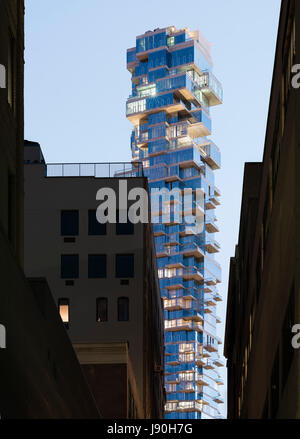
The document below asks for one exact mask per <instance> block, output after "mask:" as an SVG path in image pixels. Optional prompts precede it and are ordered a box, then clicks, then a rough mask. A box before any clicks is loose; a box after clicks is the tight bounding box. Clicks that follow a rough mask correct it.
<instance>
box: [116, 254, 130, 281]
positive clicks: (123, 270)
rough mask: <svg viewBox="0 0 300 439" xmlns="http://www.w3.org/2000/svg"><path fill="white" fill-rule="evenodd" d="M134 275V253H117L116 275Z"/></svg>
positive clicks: (126, 276)
mask: <svg viewBox="0 0 300 439" xmlns="http://www.w3.org/2000/svg"><path fill="white" fill-rule="evenodd" d="M133 276H134V255H125V254H124V255H116V277H125V278H128V277H133Z"/></svg>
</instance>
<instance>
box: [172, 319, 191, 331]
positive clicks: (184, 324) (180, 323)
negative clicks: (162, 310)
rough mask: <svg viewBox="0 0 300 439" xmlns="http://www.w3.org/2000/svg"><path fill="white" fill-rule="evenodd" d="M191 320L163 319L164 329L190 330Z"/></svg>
mask: <svg viewBox="0 0 300 439" xmlns="http://www.w3.org/2000/svg"><path fill="white" fill-rule="evenodd" d="M192 327H193V322H192V321H188V320H183V319H174V320H165V330H166V331H182V330H191V329H192Z"/></svg>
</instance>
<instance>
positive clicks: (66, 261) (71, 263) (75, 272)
mask: <svg viewBox="0 0 300 439" xmlns="http://www.w3.org/2000/svg"><path fill="white" fill-rule="evenodd" d="M78 276H79V257H78V255H61V277H62V279H76V278H78Z"/></svg>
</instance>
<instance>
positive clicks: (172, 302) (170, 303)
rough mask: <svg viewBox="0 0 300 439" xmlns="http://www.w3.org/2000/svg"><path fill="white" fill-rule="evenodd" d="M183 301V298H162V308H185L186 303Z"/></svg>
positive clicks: (171, 309)
mask: <svg viewBox="0 0 300 439" xmlns="http://www.w3.org/2000/svg"><path fill="white" fill-rule="evenodd" d="M184 302H185V300H184V299H181V298H179V299H169V300H164V309H165V310H167V311H176V310H180V309H185V308H186V305H185V303H184Z"/></svg>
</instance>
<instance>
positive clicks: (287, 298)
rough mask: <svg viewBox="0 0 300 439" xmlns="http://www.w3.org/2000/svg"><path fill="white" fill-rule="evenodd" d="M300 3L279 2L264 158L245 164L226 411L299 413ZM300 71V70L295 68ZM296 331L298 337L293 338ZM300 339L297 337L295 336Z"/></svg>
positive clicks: (232, 414)
mask: <svg viewBox="0 0 300 439" xmlns="http://www.w3.org/2000/svg"><path fill="white" fill-rule="evenodd" d="M299 28H300V5H299V2H297V1H294V0H289V1H283V2H282V6H281V12H280V20H279V30H278V38H277V47H276V53H275V63H274V74H273V81H272V87H271V97H270V106H269V115H268V121H267V130H266V138H265V147H264V154H263V161H262V163H247V164H246V166H245V174H244V189H243V200H242V208H241V219H240V231H239V240H238V245H237V247H236V254H235V257H234V258H232V259H231V264H230V279H229V289H228V306H227V321H226V338H225V353H224V354H225V357H227V368H228V417H229V418H246V419H247V418H248V419H249V418H290V419H296V418H299V417H300V398H299V395H300V393H299V388H300V378H299V377H300V373H299V370H300V352H299V348H298V347H297V344H299V343H297V332H299V331H297V329H296V331H295V332H293V327H294V325H298V324H299V322H300V300H299V285H300V283H299V273H300V269H299V268H300V265H299V263H300V262H299V252H298V243H299V227H297V224H298V220H299V218H300V210H299V199H300V193H299V186H300V185H299V181H298V180H299V166H300V151H299V144H300V129H299V123H298V120H297V115H298V113H299V108H300V95H299V79H298V80H297V77H294V74H293V71H294V68H293V66H294V65H299V62H300V60H299V51H298V47H300V33H299ZM298 78H299V75H298ZM295 336H296V340H294V342H295V341H296V343H294V342H293V344H294V346H293V344H292V340H293V338H294V337H295ZM298 339H299V336H298Z"/></svg>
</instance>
